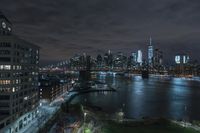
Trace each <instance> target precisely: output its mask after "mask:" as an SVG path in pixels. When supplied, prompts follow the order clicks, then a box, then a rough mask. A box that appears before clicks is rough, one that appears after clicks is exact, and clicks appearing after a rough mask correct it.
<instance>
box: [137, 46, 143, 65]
mask: <svg viewBox="0 0 200 133" xmlns="http://www.w3.org/2000/svg"><path fill="white" fill-rule="evenodd" d="M137 63H139V65H140V66H141V65H142V51H141V50H138V51H137Z"/></svg>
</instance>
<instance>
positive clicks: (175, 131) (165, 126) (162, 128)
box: [102, 122, 200, 133]
mask: <svg viewBox="0 0 200 133" xmlns="http://www.w3.org/2000/svg"><path fill="white" fill-rule="evenodd" d="M102 133H200V132H198V131H195V130H193V129H190V128H183V127H180V126H178V125H176V124H172V123H170V122H164V123H162V122H161V123H151V124H141V123H140V124H138V123H133V124H119V123H115V122H106V123H105V124H104V127H103V132H102Z"/></svg>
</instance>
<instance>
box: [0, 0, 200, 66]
mask: <svg viewBox="0 0 200 133" xmlns="http://www.w3.org/2000/svg"><path fill="white" fill-rule="evenodd" d="M0 10H1V11H2V12H3V13H4V14H5V15H6V16H7V17H8V19H10V21H11V22H12V23H13V26H14V32H15V34H17V35H19V36H20V37H21V38H24V39H26V40H27V41H30V42H32V43H34V44H37V45H39V46H40V47H41V62H42V63H41V64H47V63H51V62H56V61H59V60H64V59H68V58H70V57H71V56H73V55H74V54H76V53H83V52H86V53H88V54H91V55H96V54H98V53H100V54H102V53H104V52H106V51H107V50H108V49H110V50H111V51H113V52H117V51H121V52H124V53H126V54H127V55H130V53H131V52H134V51H136V50H138V49H142V50H143V52H146V51H147V48H146V47H147V42H148V39H149V37H150V36H151V37H152V38H153V44H154V45H155V47H156V48H159V49H161V50H162V51H163V52H164V59H165V62H166V63H167V62H171V63H173V62H174V57H173V56H174V55H175V54H177V53H188V54H189V55H190V56H191V57H192V59H197V60H199V61H200V59H199V55H200V54H199V52H200V0H1V3H0Z"/></svg>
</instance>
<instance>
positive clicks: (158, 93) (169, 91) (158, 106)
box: [73, 74, 200, 120]
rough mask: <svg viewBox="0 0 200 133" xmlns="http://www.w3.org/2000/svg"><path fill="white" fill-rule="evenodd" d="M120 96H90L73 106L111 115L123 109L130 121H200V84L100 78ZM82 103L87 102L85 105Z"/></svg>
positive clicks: (182, 81) (109, 75)
mask: <svg viewBox="0 0 200 133" xmlns="http://www.w3.org/2000/svg"><path fill="white" fill-rule="evenodd" d="M97 79H98V80H99V81H102V82H106V83H108V84H109V85H115V86H116V88H117V92H113V93H111V92H107V93H90V94H85V95H80V96H78V97H76V98H75V99H74V100H73V102H81V103H82V104H90V105H95V106H100V107H102V108H103V109H104V110H106V111H108V112H113V113H114V112H116V111H119V110H120V109H122V110H123V111H124V112H125V115H126V117H128V118H138V119H139V118H142V117H167V118H173V119H187V120H193V119H198V120H200V115H199V114H200V106H199V105H200V82H199V81H192V80H187V79H181V78H169V77H166V78H163V77H162V78H160V77H151V78H149V79H142V78H141V77H140V76H133V77H129V78H127V77H123V76H117V75H116V76H112V75H111V74H107V75H105V74H103V75H101V74H100V75H98V76H97ZM83 99H87V100H86V101H84V100H83Z"/></svg>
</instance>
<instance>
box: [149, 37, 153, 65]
mask: <svg viewBox="0 0 200 133" xmlns="http://www.w3.org/2000/svg"><path fill="white" fill-rule="evenodd" d="M148 63H149V65H150V66H151V65H152V63H153V45H152V38H151V37H150V40H149V44H148Z"/></svg>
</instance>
